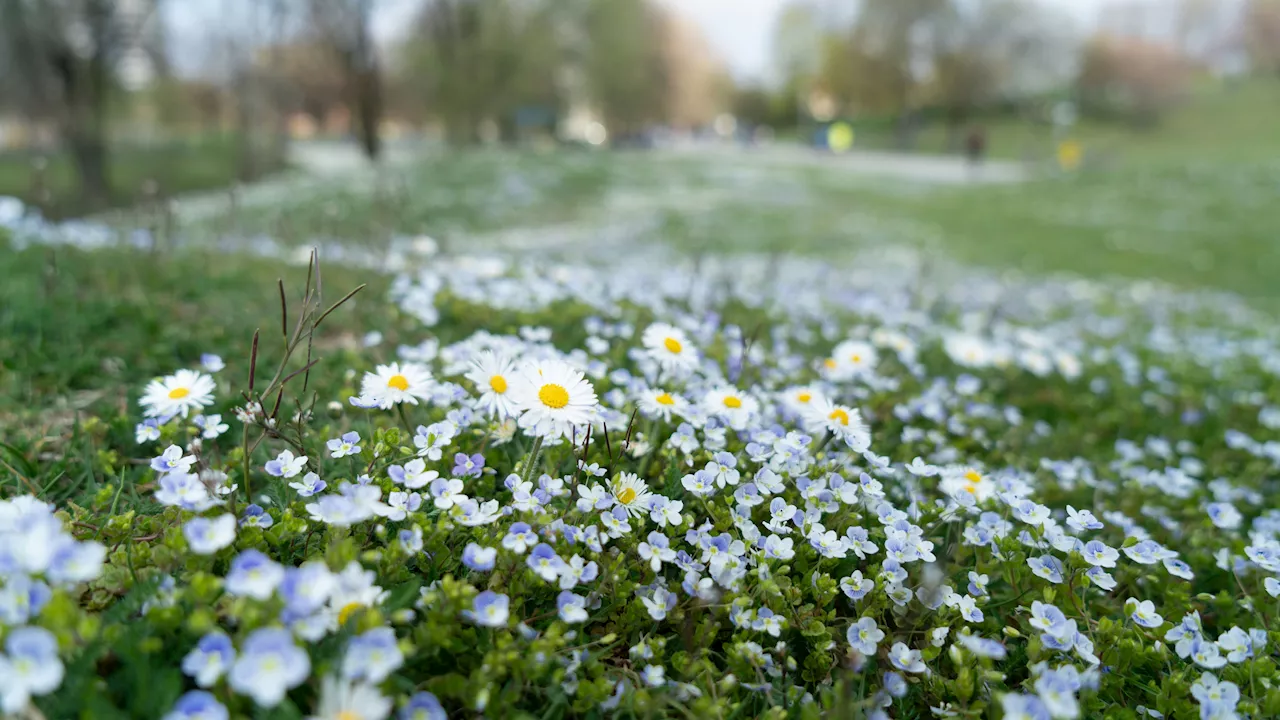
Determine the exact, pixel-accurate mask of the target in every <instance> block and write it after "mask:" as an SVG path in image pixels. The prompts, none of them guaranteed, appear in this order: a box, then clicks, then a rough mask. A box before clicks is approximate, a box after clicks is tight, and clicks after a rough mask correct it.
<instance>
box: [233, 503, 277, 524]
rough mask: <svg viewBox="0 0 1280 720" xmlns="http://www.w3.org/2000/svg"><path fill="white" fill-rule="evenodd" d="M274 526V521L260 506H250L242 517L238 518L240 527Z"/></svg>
mask: <svg viewBox="0 0 1280 720" xmlns="http://www.w3.org/2000/svg"><path fill="white" fill-rule="evenodd" d="M274 524H275V520H273V519H272V518H271V516H270V515H269V514H267V511H266V510H263V509H262V507H261V506H260V505H250V506H249V507H247V508H245V509H244V516H243V517H241V518H240V527H259V528H269V527H271V526H272V525H274Z"/></svg>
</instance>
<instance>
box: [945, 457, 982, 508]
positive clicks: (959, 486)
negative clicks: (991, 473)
mask: <svg viewBox="0 0 1280 720" xmlns="http://www.w3.org/2000/svg"><path fill="white" fill-rule="evenodd" d="M938 487H939V488H940V489H941V490H942V491H943V492H945V493H947V494H948V495H956V494H957V493H962V492H967V493H969V494H970V495H973V499H974V500H976V501H977V502H983V501H985V500H987V499H988V498H991V497H992V496H994V495H995V494H996V490H997V488H996V483H995V481H994V480H992V479H991V478H989V477H987V476H986V475H984V474H983V473H982V472H981V471H979V470H978V469H976V468H972V467H969V466H966V465H953V466H951V467H949V468H946V469H945V470H943V471H942V478H941V480H940V481H939V482H938Z"/></svg>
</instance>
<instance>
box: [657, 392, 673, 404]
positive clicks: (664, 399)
mask: <svg viewBox="0 0 1280 720" xmlns="http://www.w3.org/2000/svg"><path fill="white" fill-rule="evenodd" d="M654 401H655V402H657V403H658V404H659V405H675V404H676V399H675V398H673V397H671V395H670V394H668V393H662V394H661V395H659V396H658V397H656V398H654Z"/></svg>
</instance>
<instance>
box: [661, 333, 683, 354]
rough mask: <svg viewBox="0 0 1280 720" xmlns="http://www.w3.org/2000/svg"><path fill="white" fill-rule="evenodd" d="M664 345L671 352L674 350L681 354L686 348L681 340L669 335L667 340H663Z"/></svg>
mask: <svg viewBox="0 0 1280 720" xmlns="http://www.w3.org/2000/svg"><path fill="white" fill-rule="evenodd" d="M662 345H663V346H664V347H666V348H667V350H668V351H669V352H673V353H677V354H679V353H680V351H682V350H684V346H683V345H681V344H680V341H679V340H677V339H675V338H672V337H669V338H667V339H666V340H663V341H662Z"/></svg>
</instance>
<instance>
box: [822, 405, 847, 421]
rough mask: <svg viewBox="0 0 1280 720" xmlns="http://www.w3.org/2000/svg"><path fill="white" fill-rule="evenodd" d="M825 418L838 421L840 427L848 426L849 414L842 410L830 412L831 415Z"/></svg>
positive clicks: (837, 409)
mask: <svg viewBox="0 0 1280 720" xmlns="http://www.w3.org/2000/svg"><path fill="white" fill-rule="evenodd" d="M827 417H828V418H829V419H831V420H838V421H840V424H841V425H848V424H849V413H847V412H845V410H844V408H836V409H835V410H832V411H831V414H830V415H828V416H827Z"/></svg>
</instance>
